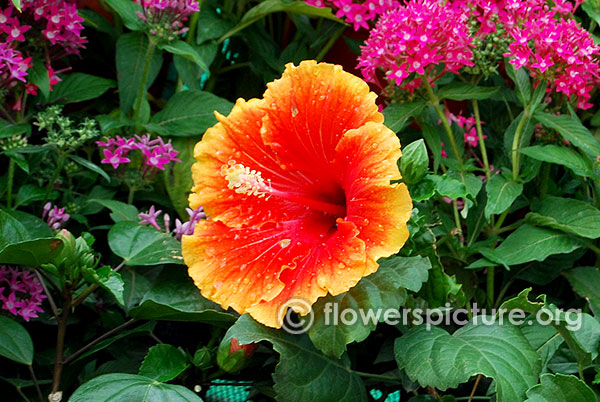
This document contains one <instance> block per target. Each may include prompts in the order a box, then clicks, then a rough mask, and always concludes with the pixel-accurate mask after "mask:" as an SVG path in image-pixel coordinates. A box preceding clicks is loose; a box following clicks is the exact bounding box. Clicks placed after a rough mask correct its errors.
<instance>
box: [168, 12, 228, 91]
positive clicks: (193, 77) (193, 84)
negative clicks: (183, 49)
mask: <svg viewBox="0 0 600 402" xmlns="http://www.w3.org/2000/svg"><path fill="white" fill-rule="evenodd" d="M203 9H204V8H203ZM194 49H195V50H196V52H197V53H198V54H199V55H200V58H201V59H202V60H204V62H205V64H206V65H209V66H210V64H211V63H212V62H213V60H214V59H215V56H216V55H217V51H218V49H219V46H218V45H217V44H216V43H214V42H207V43H205V44H203V45H201V46H194ZM173 63H174V64H175V68H176V69H177V73H178V74H179V77H180V78H181V80H182V81H183V84H184V85H185V86H186V88H187V89H191V90H196V91H201V90H202V85H203V82H204V80H206V79H207V78H208V71H205V70H203V69H202V68H200V66H198V64H196V63H195V62H193V61H191V60H189V59H187V58H185V57H183V56H178V55H175V56H173Z"/></svg>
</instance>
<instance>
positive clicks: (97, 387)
mask: <svg viewBox="0 0 600 402" xmlns="http://www.w3.org/2000/svg"><path fill="white" fill-rule="evenodd" d="M90 401H94V402H111V401H122V402H134V401H135V402H165V401H177V402H201V401H202V399H200V397H198V396H197V395H196V394H195V393H193V392H192V391H190V390H189V389H187V388H185V387H182V386H181V385H171V384H163V383H160V382H158V381H156V380H154V379H152V378H148V377H143V376H140V375H135V374H126V373H111V374H104V375H101V376H99V377H96V378H93V379H91V380H90V381H88V382H86V383H84V384H83V385H82V386H80V387H79V388H77V390H76V391H75V392H74V393H73V395H71V398H69V402H90Z"/></svg>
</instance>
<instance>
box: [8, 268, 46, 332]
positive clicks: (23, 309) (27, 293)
mask: <svg viewBox="0 0 600 402" xmlns="http://www.w3.org/2000/svg"><path fill="white" fill-rule="evenodd" d="M43 292H44V288H43V286H42V284H41V283H40V281H39V280H38V279H37V278H36V276H35V274H34V273H33V272H31V271H25V270H19V269H16V268H9V267H6V266H4V265H2V266H0V302H1V303H2V309H3V310H6V311H8V312H9V313H11V314H12V315H16V316H21V317H23V319H24V320H25V321H29V320H30V319H32V318H37V317H38V314H37V313H42V312H43V311H44V310H42V308H41V307H40V305H41V304H42V301H43V300H44V299H45V298H46V296H45V295H44V294H43Z"/></svg>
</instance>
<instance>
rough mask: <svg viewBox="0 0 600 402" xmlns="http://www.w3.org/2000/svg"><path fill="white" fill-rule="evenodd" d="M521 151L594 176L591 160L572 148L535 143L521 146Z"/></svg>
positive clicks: (535, 157) (581, 173) (541, 159)
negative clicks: (524, 146)
mask: <svg viewBox="0 0 600 402" xmlns="http://www.w3.org/2000/svg"><path fill="white" fill-rule="evenodd" d="M519 152H521V153H522V154H525V155H527V156H529V157H530V158H533V159H537V160H538V161H542V162H549V163H555V164H557V165H562V166H565V167H567V168H569V169H571V170H572V171H573V172H574V173H575V174H578V175H580V176H585V177H593V175H594V169H593V166H592V164H591V163H590V161H589V160H587V159H585V158H584V157H583V156H582V155H581V154H580V153H579V152H578V151H576V150H575V149H572V148H568V147H560V146H558V145H534V146H531V147H526V148H521V149H519Z"/></svg>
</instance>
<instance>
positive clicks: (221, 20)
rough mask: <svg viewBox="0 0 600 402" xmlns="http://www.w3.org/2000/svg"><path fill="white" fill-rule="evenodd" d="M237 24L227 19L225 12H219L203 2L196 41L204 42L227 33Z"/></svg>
mask: <svg viewBox="0 0 600 402" xmlns="http://www.w3.org/2000/svg"><path fill="white" fill-rule="evenodd" d="M234 25H235V24H234V23H233V22H231V21H227V20H226V19H225V15H224V14H223V13H218V12H217V11H216V10H215V9H214V8H213V7H211V5H210V4H203V5H202V8H201V9H200V13H199V15H198V25H197V26H196V43H197V44H198V45H201V44H203V43H204V42H206V41H209V40H211V39H218V38H220V37H221V36H223V35H225V34H226V33H227V32H228V31H229V30H230V29H232V28H233V26H234Z"/></svg>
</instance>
